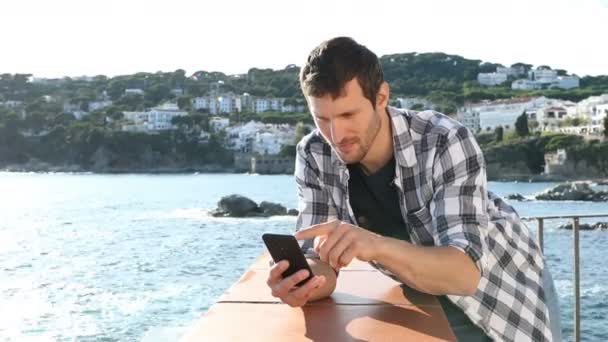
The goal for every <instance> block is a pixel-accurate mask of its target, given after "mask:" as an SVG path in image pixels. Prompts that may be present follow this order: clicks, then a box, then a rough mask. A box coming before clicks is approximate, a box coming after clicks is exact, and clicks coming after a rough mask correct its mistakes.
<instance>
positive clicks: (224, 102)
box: [217, 94, 236, 114]
mask: <svg viewBox="0 0 608 342" xmlns="http://www.w3.org/2000/svg"><path fill="white" fill-rule="evenodd" d="M235 102H236V99H235V97H234V95H232V94H227V95H224V96H220V97H218V98H217V103H218V107H219V112H220V113H224V114H229V113H234V112H236V106H235V104H236V103H235Z"/></svg>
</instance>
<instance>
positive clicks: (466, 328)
mask: <svg viewBox="0 0 608 342" xmlns="http://www.w3.org/2000/svg"><path fill="white" fill-rule="evenodd" d="M348 172H349V175H350V177H349V180H348V195H349V197H350V198H349V201H350V205H351V207H352V208H353V213H354V214H355V218H356V219H357V224H358V225H359V226H360V227H362V228H365V229H367V230H369V231H372V232H374V233H377V234H380V235H382V236H388V237H392V238H396V239H400V240H405V241H410V237H409V234H408V231H407V223H406V222H405V220H404V219H403V216H402V215H401V205H400V203H399V194H398V193H397V188H396V187H395V185H394V184H393V181H394V179H395V158H394V157H393V158H392V159H391V160H390V161H389V162H388V163H387V164H386V165H385V166H383V167H382V168H381V169H380V170H378V171H377V172H376V173H374V174H371V175H366V174H365V172H364V171H363V167H362V166H361V165H360V164H352V165H348ZM404 286H406V285H404ZM437 300H438V301H439V303H441V306H442V308H443V311H444V312H445V315H446V317H447V318H448V321H449V322H450V326H451V327H452V330H453V331H454V334H455V335H456V337H457V338H458V340H459V341H487V340H489V338H488V337H487V336H486V335H485V333H484V332H483V331H482V330H481V328H479V327H477V326H475V325H474V324H473V323H472V322H471V320H469V318H468V317H467V316H466V315H465V314H464V312H463V311H462V310H461V309H460V308H459V307H457V306H456V305H455V304H454V303H452V302H451V301H450V300H449V299H448V298H447V297H446V296H437Z"/></svg>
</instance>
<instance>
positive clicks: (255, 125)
mask: <svg viewBox="0 0 608 342" xmlns="http://www.w3.org/2000/svg"><path fill="white" fill-rule="evenodd" d="M226 133H227V135H226V145H227V147H228V148H229V149H231V150H233V151H239V152H245V153H258V154H273V155H274V154H278V153H279V152H280V151H281V149H282V148H283V146H285V145H293V144H294V140H295V128H294V127H293V126H290V125H287V124H282V125H272V124H263V123H261V122H254V121H250V122H248V123H246V124H244V125H238V126H234V127H230V128H228V129H227V130H226Z"/></svg>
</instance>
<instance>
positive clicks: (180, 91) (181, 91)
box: [171, 88, 184, 96]
mask: <svg viewBox="0 0 608 342" xmlns="http://www.w3.org/2000/svg"><path fill="white" fill-rule="evenodd" d="M171 94H173V95H175V96H182V95H184V89H182V88H175V89H171Z"/></svg>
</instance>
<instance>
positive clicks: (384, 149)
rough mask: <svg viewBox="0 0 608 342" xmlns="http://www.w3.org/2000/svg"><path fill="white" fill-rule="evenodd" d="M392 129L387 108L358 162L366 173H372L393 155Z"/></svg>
mask: <svg viewBox="0 0 608 342" xmlns="http://www.w3.org/2000/svg"><path fill="white" fill-rule="evenodd" d="M393 153H394V151H393V129H392V125H391V118H390V114H389V113H388V108H387V109H386V111H385V112H384V115H383V116H382V117H381V121H380V131H379V132H378V135H376V138H375V139H374V141H373V142H372V145H371V146H370V149H369V151H367V154H366V155H365V157H364V158H363V160H361V162H360V164H361V166H363V170H364V171H365V173H366V174H368V175H369V174H374V173H376V171H378V170H380V169H381V168H382V167H383V166H384V165H386V163H388V162H389V161H390V160H391V158H392V157H393Z"/></svg>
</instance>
